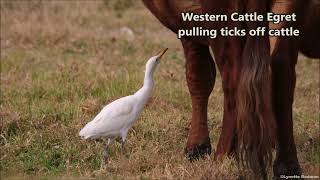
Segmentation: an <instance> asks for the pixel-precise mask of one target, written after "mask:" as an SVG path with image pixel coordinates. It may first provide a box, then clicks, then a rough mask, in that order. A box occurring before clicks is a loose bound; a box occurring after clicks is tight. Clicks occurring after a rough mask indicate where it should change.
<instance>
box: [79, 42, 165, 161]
mask: <svg viewBox="0 0 320 180" xmlns="http://www.w3.org/2000/svg"><path fill="white" fill-rule="evenodd" d="M167 50H168V48H166V49H165V50H163V51H162V52H160V53H159V55H157V56H154V57H151V58H150V59H149V60H148V62H147V63H146V69H145V76H144V83H143V86H142V88H141V89H139V90H138V91H137V92H136V93H134V94H133V95H129V96H126V97H122V98H120V99H117V100H115V101H113V102H111V103H110V104H108V105H106V106H105V107H104V108H103V109H102V110H101V112H100V113H99V114H98V115H97V116H96V117H95V118H94V119H93V120H92V121H91V122H89V123H88V124H86V125H85V127H84V128H83V129H82V130H81V131H80V133H79V136H81V137H83V138H84V139H100V138H106V139H108V142H107V144H106V147H105V149H104V153H103V156H104V160H105V162H107V148H108V146H109V145H110V144H111V143H112V142H113V141H114V139H115V138H117V137H121V139H122V142H121V154H123V148H124V142H125V140H126V137H127V134H128V130H129V129H130V128H131V127H132V125H133V123H134V122H135V121H136V120H137V119H138V116H139V115H140V113H141V112H142V110H143V108H144V106H145V104H146V103H147V101H148V99H149V96H150V94H151V91H152V88H153V85H154V82H153V73H154V71H155V69H156V67H157V65H158V64H159V62H160V59H161V57H162V56H163V54H164V53H165V52H166V51H167Z"/></svg>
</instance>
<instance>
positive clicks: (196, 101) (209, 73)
mask: <svg viewBox="0 0 320 180" xmlns="http://www.w3.org/2000/svg"><path fill="white" fill-rule="evenodd" d="M181 42H182V45H183V48H184V54H185V57H186V76H187V84H188V88H189V92H190V95H191V99H192V119H191V125H190V129H189V133H188V140H187V146H186V149H185V153H186V155H187V157H188V158H189V159H190V160H194V159H198V158H199V157H203V156H204V155H206V154H211V144H210V138H209V131H208V124H207V108H208V98H209V96H210V93H211V91H212V89H213V86H214V82H215V75H216V70H215V66H214V62H213V59H212V57H211V55H210V51H209V47H208V46H205V45H201V44H198V43H195V42H192V41H190V40H185V39H184V40H182V41H181Z"/></svg>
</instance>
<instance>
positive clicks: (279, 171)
mask: <svg viewBox="0 0 320 180" xmlns="http://www.w3.org/2000/svg"><path fill="white" fill-rule="evenodd" d="M297 56H298V52H297V50H296V47H294V42H292V41H290V40H288V39H287V40H284V39H283V40H281V41H280V45H279V49H278V50H277V52H276V53H275V55H274V57H273V58H272V73H273V103H274V106H273V110H274V113H275V118H276V122H277V135H278V138H277V142H278V145H277V154H276V159H275V161H274V164H273V173H274V177H275V179H280V176H281V175H301V169H300V166H299V162H298V158H297V151H296V146H295V143H294V137H293V122H292V103H293V96H294V88H295V81H296V74H295V64H296V61H297Z"/></svg>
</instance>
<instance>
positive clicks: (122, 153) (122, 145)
mask: <svg viewBox="0 0 320 180" xmlns="http://www.w3.org/2000/svg"><path fill="white" fill-rule="evenodd" d="M124 142H125V141H122V142H121V158H122V159H123V157H124Z"/></svg>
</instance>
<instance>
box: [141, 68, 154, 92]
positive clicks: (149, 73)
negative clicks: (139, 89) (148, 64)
mask: <svg viewBox="0 0 320 180" xmlns="http://www.w3.org/2000/svg"><path fill="white" fill-rule="evenodd" d="M153 72H154V69H151V68H150V69H149V68H146V72H145V74H144V80H143V87H145V88H152V87H153V84H154V82H153Z"/></svg>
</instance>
